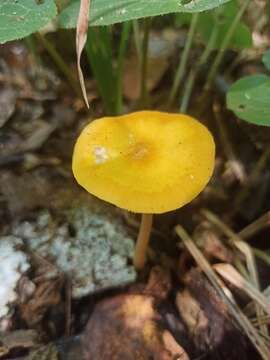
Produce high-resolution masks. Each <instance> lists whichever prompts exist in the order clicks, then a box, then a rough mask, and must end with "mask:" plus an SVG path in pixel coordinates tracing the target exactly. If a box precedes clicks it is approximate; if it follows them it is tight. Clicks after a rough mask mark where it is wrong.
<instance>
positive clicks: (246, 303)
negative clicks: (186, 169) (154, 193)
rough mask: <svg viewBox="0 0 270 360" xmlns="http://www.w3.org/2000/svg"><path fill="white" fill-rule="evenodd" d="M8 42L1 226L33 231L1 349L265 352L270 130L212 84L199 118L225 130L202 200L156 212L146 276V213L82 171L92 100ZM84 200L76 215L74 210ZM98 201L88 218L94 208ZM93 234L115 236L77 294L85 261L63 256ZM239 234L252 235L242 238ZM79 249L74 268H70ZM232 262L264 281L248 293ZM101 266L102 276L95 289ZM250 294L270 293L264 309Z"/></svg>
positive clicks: (75, 355) (131, 355) (41, 352)
mask: <svg viewBox="0 0 270 360" xmlns="http://www.w3.org/2000/svg"><path fill="white" fill-rule="evenodd" d="M0 51H1V61H0V83H1V89H0V104H1V114H0V226H1V227H0V231H1V233H0V234H1V236H2V238H4V237H6V236H11V235H12V236H17V237H19V238H20V239H22V243H21V244H20V245H18V244H17V245H14V249H15V250H14V249H13V250H14V251H20V252H21V253H23V254H25V255H26V258H25V261H26V262H27V264H28V265H29V266H28V267H27V269H26V270H25V271H23V269H22V268H20V270H18V272H19V279H18V282H17V283H16V289H15V293H16V296H15V297H14V298H13V299H11V301H8V302H7V306H8V311H7V313H6V314H5V316H3V317H2V318H0V325H1V329H0V330H1V331H2V335H1V337H0V359H22V358H24V359H46V360H49V359H80V358H82V356H83V355H82V354H84V356H85V358H86V359H89V360H90V359H95V360H99V359H127V360H128V359H160V360H166V359H229V358H230V359H240V358H241V359H256V358H260V357H259V355H258V354H257V352H256V350H255V349H254V344H253V345H252V341H251V340H250V339H251V338H253V339H255V340H254V342H257V343H259V345H258V347H259V348H260V349H261V351H263V352H264V353H265V354H267V351H268V352H270V350H269V336H268V329H267V325H265V324H268V323H269V297H268V298H267V296H269V292H268V295H267V292H265V293H261V295H262V296H263V297H262V299H259V300H260V301H259V300H258V294H257V293H254V288H256V287H257V286H258V284H257V283H256V282H255V283H254V279H255V280H258V282H259V283H260V287H261V289H266V288H267V287H269V263H270V252H269V251H270V248H269V243H268V241H267V239H268V237H269V235H270V232H269V228H268V226H269V224H270V220H269V219H270V216H269V198H270V186H269V184H270V181H269V180H270V172H269V157H270V151H269V141H268V139H269V135H270V134H269V129H263V130H261V128H260V129H259V130H257V128H256V127H253V126H247V125H244V124H243V123H238V122H236V121H235V119H234V118H233V116H232V114H231V113H228V112H226V111H224V110H223V104H222V102H221V100H220V96H219V94H218V93H216V94H213V96H212V97H211V100H212V101H211V105H210V106H209V107H208V108H207V109H206V111H205V114H204V116H202V118H205V119H207V121H206V123H207V126H208V127H209V128H210V129H211V130H212V131H213V133H214V134H215V138H216V141H217V160H216V170H215V174H214V177H213V179H212V181H211V183H210V184H209V186H208V187H207V189H206V190H205V191H204V193H203V194H201V195H200V196H199V197H198V198H197V199H196V200H194V201H193V202H192V204H190V205H188V206H186V207H184V208H183V209H181V210H179V211H175V212H173V213H168V214H164V215H160V216H157V217H156V218H155V226H154V230H153V233H152V239H151V249H150V250H149V259H150V260H149V263H148V265H147V267H146V268H145V270H144V271H143V272H142V273H141V274H139V275H138V277H137V279H136V280H135V276H136V275H135V272H134V269H133V268H132V265H131V257H132V251H133V250H132V248H133V247H132V241H131V240H132V239H135V237H136V233H137V229H138V221H139V219H138V218H136V217H135V216H133V215H132V214H124V213H123V212H122V211H120V210H117V209H114V208H113V207H109V206H106V205H105V204H103V203H101V202H99V201H98V200H96V199H93V198H91V197H90V196H89V195H88V194H86V193H85V192H84V191H83V190H82V189H80V188H79V187H78V186H77V185H76V184H75V182H74V180H73V177H72V173H71V169H70V162H71V155H72V149H73V145H74V141H75V139H76V136H77V135H78V133H79V132H80V129H81V128H82V127H83V126H84V124H86V123H87V122H88V121H89V115H87V113H86V111H85V109H84V105H83V103H82V101H81V100H79V99H78V98H77V97H74V96H73V95H72V94H71V93H70V90H69V89H67V87H66V85H65V84H64V83H63V82H62V81H61V80H60V79H59V78H58V77H57V75H55V72H54V71H52V70H48V69H47V68H45V67H44V66H41V67H39V66H36V65H35V62H34V61H33V58H32V57H31V55H29V53H28V52H27V50H26V49H25V47H24V46H23V45H22V44H21V43H14V44H11V45H8V46H5V47H3V48H1V49H0ZM170 51H172V49H170ZM169 59H170V57H169V55H168V59H167V60H166V61H165V60H164V59H162V61H161V60H160V63H161V64H162V65H160V66H161V68H160V73H161V74H163V73H164V74H168V69H169V66H170V61H169ZM129 61H131V62H132V61H134V60H132V58H131V59H130V60H129ZM165 63H166V64H167V65H165ZM156 66H157V65H156ZM254 66H255V67H256V61H251V62H249V63H248V64H245V63H243V64H241V71H242V72H245V71H246V72H249V71H250V67H251V68H252V67H254ZM131 68H132V69H133V68H134V67H133V66H127V71H126V74H125V79H126V80H125V81H127V82H133V81H134V80H132V79H134V74H132V73H129V69H131ZM166 71H167V73H166ZM236 71H238V70H237V69H236ZM135 78H136V76H135ZM160 80H161V82H160ZM151 81H152V82H151ZM151 81H150V80H149V83H150V85H149V88H150V89H153V98H154V99H155V97H156V95H157V93H158V92H160V93H162V92H163V91H164V90H166V86H167V80H166V77H165V78H164V76H160V77H158V78H156V79H152V80H151ZM88 88H89V92H90V93H91V94H92V97H93V99H96V100H94V102H93V105H92V110H91V111H92V112H95V113H91V114H90V119H93V118H95V117H97V116H100V115H101V110H100V109H101V106H100V103H99V99H98V96H97V94H96V91H95V86H94V83H93V82H92V81H91V80H90V81H89V82H88ZM127 89H129V90H130V87H127ZM134 89H135V90H136V87H134ZM135 90H134V92H135V94H134V92H133V93H130V91H129V92H127V91H126V97H127V98H128V99H129V100H130V101H132V99H134V98H136V91H135ZM198 91H199V88H198ZM154 101H155V100H154ZM193 101H194V104H192V106H191V109H198V106H197V105H198V104H197V103H196V96H194V100H193ZM157 102H158V101H157ZM132 106H133V105H132V102H131V105H130V109H132ZM161 107H162V106H161ZM93 109H94V110H93ZM127 110H129V109H127ZM206 114H207V116H206ZM195 115H196V114H195ZM78 207H79V208H80V212H79V215H76V216H77V218H76V216H75V218H76V221H77V222H76V221H75V220H74V218H73V217H72V216H71V215H70V212H71V211H75V210H74V209H77V208H78ZM97 208H98V209H102V210H96V209H97ZM89 209H90V210H89ZM88 211H90V215H89V218H91V221H90V222H87V221H86V220H85V219H86V217H87V216H88V215H87V216H86V217H85V214H88ZM76 214H78V213H76ZM260 216H263V217H262V218H261V219H260V220H259V222H256V220H257V219H258V218H260ZM44 219H47V220H46V221H45V220H44ZM44 221H45V222H44ZM254 222H255V223H254ZM78 223H79V225H78ZM76 224H77V225H76ZM115 224H117V228H115V227H114V226H116V225H115ZM177 224H181V225H182V226H183V227H184V229H186V231H188V233H189V234H191V235H192V238H193V240H194V242H195V244H196V246H195V250H194V248H193V247H192V245H190V243H189V240H188V239H185V233H184V238H183V239H182V240H183V242H182V241H180V239H179V237H178V236H177V235H176V233H175V230H174V228H175V226H176V225H177ZM248 225H250V226H249V227H247V226H248ZM18 228H19V229H20V231H19V230H18ZM94 229H95V230H94ZM97 229H99V230H97ZM100 229H102V230H100ZM104 229H105V230H106V231H107V232H106V231H105V230H104ZM243 229H244V230H243ZM103 230H104V231H103ZM83 231H85V232H84V233H83V234H82V232H83ZM86 231H88V233H87V232H86ZM98 231H99V232H98ZM100 231H102V232H100ZM85 234H86V235H85ZM87 234H88V235H87ZM93 234H94V235H93ZM95 234H98V235H95ZM112 234H113V235H112ZM115 234H116V235H117V237H119V236H120V235H119V234H121V236H122V239H123V241H122V242H121V244H123V243H126V244H128V245H127V250H126V251H123V247H122V246H118V247H117V246H116V245H115V242H112V243H110V241H109V240H108V239H111V237H112V236H115ZM181 234H182V233H180V235H181ZM118 235H119V236H118ZM182 235H183V234H182ZM42 236H43V237H42ZM87 236H89V237H91V236H93V237H95V236H96V238H97V239H104V238H105V239H106V241H105V245H104V243H103V242H102V241H98V242H97V243H98V246H104V249H105V250H103V252H101V253H102V254H104V252H107V253H106V254H108V257H104V259H102V256H101V255H100V254H101V253H97V255H96V258H94V259H92V258H91V259H90V258H89V268H90V269H91V271H89V272H87V270H89V269H88V267H87V259H86V265H85V262H84V266H86V270H84V274H86V275H84V277H80V276H78V275H77V274H76V276H78V277H77V278H76V279H77V280H76V281H78V282H79V285H78V287H80V286H81V287H80V289H81V288H83V289H84V290H83V291H82V292H83V294H81V293H80V294H79V295H78V293H75V291H74V288H75V287H76V284H78V283H76V284H75V280H74V278H75V272H74V268H77V267H78V266H82V267H83V265H82V264H83V261H82V255H80V253H79V255H78V254H77V257H76V256H75V255H74V253H71V252H69V253H67V254H68V255H67V257H66V258H64V260H63V262H65V266H66V267H65V266H64V265H63V267H62V268H61V266H62V265H61V264H63V262H62V263H61V262H59V261H57V256H62V255H63V253H64V249H65V246H66V244H67V242H68V241H69V242H70V243H71V245H70V248H71V249H73V250H74V249H75V250H74V251H75V252H76V251H77V249H78V248H80V249H84V250H83V251H85V248H84V247H83V246H82V245H78V242H79V241H82V242H84V241H86V242H87ZM56 237H57V239H58V240H59V237H60V240H59V241H60V242H59V244H60V245H59V246H60V251H59V252H58V253H57V252H56V253H50V252H49V251H47V252H46V251H45V250H44V247H43V248H41V249H40V248H35V247H34V248H33V247H31V246H32V245H31V244H32V243H33V238H37V239H38V240H39V241H41V243H42V244H44V243H46V244H47V245H46V246H48V248H49V249H52V248H53V246H57V244H58V243H57V241H56V240H55V239H56ZM2 238H1V239H2ZM242 239H243V240H248V244H249V245H250V247H249V246H247V247H246V248H245V247H244V245H243V243H242V242H241V241H242ZM2 241H3V240H2ZM93 241H94V240H93ZM130 242H131V245H129V244H130ZM48 244H49V245H48ZM55 244H56V245H55ZM84 244H85V243H84ZM129 246H130V248H129ZM53 249H54V248H53ZM102 249H103V248H102ZM13 250H11V251H13ZM250 250H252V251H253V253H251V252H250ZM196 251H197V252H196ZM93 252H95V250H94V249H93V248H92V249H91V250H90V253H91V254H93ZM254 253H255V255H256V263H254V261H253V258H252V256H251V254H254ZM57 254H58V255H57ZM89 256H90V255H89ZM112 257H113V259H114V261H111V262H110V259H111V258H112ZM97 258H98V259H100V262H96V259H97ZM26 259H27V260H26ZM74 259H75V260H74ZM205 260H206V267H205V266H204V261H205ZM73 261H74V264H75V266H74V267H72V266H71V267H69V266H68V265H70V264H73ZM218 263H223V264H225V265H226V266H227V267H226V268H225V270H224V269H223V270H224V272H225V275H224V276H223V277H219V278H218V279H219V281H220V279H221V278H223V280H224V279H225V280H224V283H222V284H223V285H222V286H226V287H227V291H228V289H230V290H231V291H232V293H233V295H234V297H235V299H236V300H237V303H238V306H239V307H238V308H237V307H234V306H233V305H232V304H231V303H230V302H229V301H228V299H227V300H226V299H225V298H224V297H222V294H221V293H220V288H221V285H220V283H218V286H219V287H218V286H217V287H215V281H216V279H217V275H216V274H217V272H218V273H219V274H221V270H222V269H221V268H218V267H217V268H216V271H217V272H215V273H214V274H215V275H214V276H215V277H214V280H212V281H209V278H210V280H211V272H209V269H208V268H207V264H211V265H212V269H213V268H214V266H215V265H216V264H218ZM59 264H60V265H59ZM93 264H94V265H93ZM254 264H255V265H254ZM230 266H231V267H230ZM232 266H233V267H234V268H235V269H237V271H239V272H240V273H242V274H244V276H245V277H246V279H247V281H248V283H250V284H252V285H253V287H252V290H251V292H250V293H249V292H248V291H247V289H246V288H247V286H246V284H245V283H244V282H243V281H242V280H243V279H240V280H239V281H238V282H237V281H236V283H234V282H233V281H232V280H230V275H231V274H233V276H232V277H233V278H234V279H237V277H234V275H235V274H234V273H233V272H232V271H233V269H232ZM84 269H85V268H84ZM210 270H211V267H210ZM16 271H17V270H16ZM109 274H110V275H111V274H113V276H111V277H110V276H109ZM90 276H91V281H90V282H91V284H93V286H92V288H91V289H90V290H89V286H88V288H87V290H85V288H84V287H83V286H86V285H85V284H86V283H87V284H88V285H89V277H90ZM87 281H88V282H87ZM120 284H121V286H120ZM0 294H1V291H0ZM252 299H253V300H254V299H255V303H256V304H260V305H261V308H260V309H259V310H258V309H257V313H256V309H255V308H254V303H252V302H251V300H252ZM267 299H268V300H267ZM267 301H268V304H267ZM262 308H263V310H262ZM232 309H234V311H233V310H232ZM235 309H236V310H235ZM239 314H241V315H239ZM266 314H268V315H266ZM89 318H90V320H89V322H88V325H87V326H86V324H87V321H88V319H89ZM245 319H248V325H247V324H246V322H245V321H246V320H245ZM258 319H259V320H260V321H259V320H258ZM249 326H251V330H250V329H249ZM245 329H249V333H251V335H250V337H249V338H248V336H247V333H245ZM252 331H254V332H252ZM260 334H263V336H261V337H260ZM257 336H259V339H258V338H257Z"/></svg>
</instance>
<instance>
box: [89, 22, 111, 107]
mask: <svg viewBox="0 0 270 360" xmlns="http://www.w3.org/2000/svg"><path fill="white" fill-rule="evenodd" d="M85 49H86V52H87V56H88V60H89V63H90V66H91V69H92V71H93V74H94V77H95V79H96V82H97V87H98V90H99V93H100V95H101V98H102V101H103V104H104V107H105V109H106V112H107V113H108V114H114V113H115V106H116V105H115V104H116V91H115V84H116V77H115V73H114V69H113V55H112V39H111V32H110V28H109V27H99V28H90V29H89V31H88V37H87V42H86V46H85Z"/></svg>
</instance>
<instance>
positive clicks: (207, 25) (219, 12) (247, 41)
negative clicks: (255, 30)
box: [176, 1, 252, 49]
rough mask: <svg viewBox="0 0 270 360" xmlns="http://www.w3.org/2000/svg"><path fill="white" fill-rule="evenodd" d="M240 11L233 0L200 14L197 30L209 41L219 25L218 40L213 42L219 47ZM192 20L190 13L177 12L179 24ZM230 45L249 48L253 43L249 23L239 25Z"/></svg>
mask: <svg viewBox="0 0 270 360" xmlns="http://www.w3.org/2000/svg"><path fill="white" fill-rule="evenodd" d="M238 11H239V6H238V5H237V3H236V2H235V1H231V2H229V3H227V4H225V5H223V6H220V7H219V8H216V9H214V10H212V11H206V12H203V13H202V14H200V17H199V20H198V24H197V30H198V32H199V34H200V35H201V37H202V39H203V41H204V42H205V43H208V41H209V39H210V37H211V35H212V32H213V29H214V28H215V27H217V31H218V35H217V37H216V41H215V43H214V44H213V48H214V49H217V48H219V47H220V44H221V43H222V40H223V39H224V37H225V35H226V33H227V32H228V30H229V28H230V27H231V24H232V22H233V21H234V18H235V17H236V15H237V13H238ZM190 21H191V16H190V14H186V13H183V14H177V19H176V23H177V24H178V25H182V24H189V23H190ZM229 45H230V47H233V48H238V49H244V48H249V47H251V45H252V36H251V32H250V30H249V28H248V27H247V25H246V24H245V23H244V22H243V21H241V22H239V24H238V25H237V27H236V29H235V32H234V34H233V36H232V39H231V41H230V44H229Z"/></svg>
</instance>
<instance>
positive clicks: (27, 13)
mask: <svg viewBox="0 0 270 360" xmlns="http://www.w3.org/2000/svg"><path fill="white" fill-rule="evenodd" d="M56 14H57V11H56V6H55V3H54V0H0V43H1V44H3V43H5V42H7V41H11V40H16V39H21V38H23V37H25V36H27V35H30V34H32V33H33V32H35V31H37V30H39V29H40V28H42V27H44V26H45V25H46V24H47V23H48V22H49V21H51V20H52V19H53V18H54V17H55V16H56Z"/></svg>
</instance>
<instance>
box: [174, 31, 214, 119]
mask: <svg viewBox="0 0 270 360" xmlns="http://www.w3.org/2000/svg"><path fill="white" fill-rule="evenodd" d="M218 31H219V29H218V26H217V24H215V26H214V28H213V30H212V33H211V36H210V39H209V41H208V43H207V45H206V47H205V49H204V51H203V53H202V55H201V57H200V59H199V61H198V63H197V64H196V66H195V68H194V69H192V70H191V71H190V73H189V76H188V79H187V84H186V86H185V91H184V94H183V97H182V101H181V105H180V112H182V113H185V112H186V111H187V108H188V103H189V99H190V95H191V93H192V89H193V86H194V82H195V80H196V77H197V74H198V72H199V70H200V69H201V67H202V66H203V65H204V64H205V63H206V61H207V59H208V57H209V55H210V54H211V52H212V50H213V48H214V45H215V42H216V39H217V36H218Z"/></svg>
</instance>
